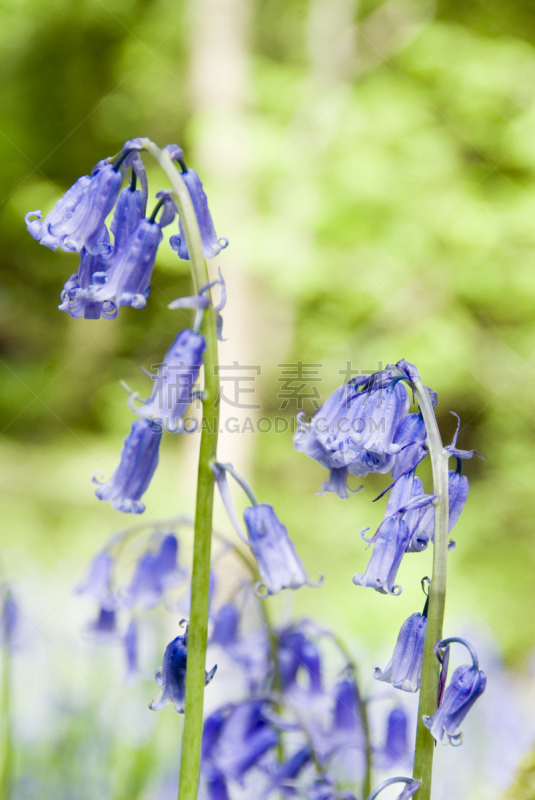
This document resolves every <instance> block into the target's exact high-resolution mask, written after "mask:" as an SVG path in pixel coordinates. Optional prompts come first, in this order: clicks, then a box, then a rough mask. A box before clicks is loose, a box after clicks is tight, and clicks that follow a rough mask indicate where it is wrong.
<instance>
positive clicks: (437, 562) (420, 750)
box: [413, 379, 449, 800]
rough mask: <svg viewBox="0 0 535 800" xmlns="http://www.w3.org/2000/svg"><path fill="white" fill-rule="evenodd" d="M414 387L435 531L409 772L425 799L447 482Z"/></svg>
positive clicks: (419, 389) (423, 398)
mask: <svg viewBox="0 0 535 800" xmlns="http://www.w3.org/2000/svg"><path fill="white" fill-rule="evenodd" d="M414 389H415V391H416V395H417V398H418V402H419V405H420V410H421V412H422V415H423V418H424V422H425V426H426V429H427V446H428V448H429V455H430V457H431V466H432V470H433V494H434V495H435V496H436V497H437V498H438V499H437V501H436V503H435V534H434V545H433V572H432V577H431V584H430V587H429V607H428V612H427V630H426V634H425V643H424V657H423V663H422V677H421V682H420V702H419V705H418V727H417V729H416V749H415V754H414V773H413V776H414V778H415V779H416V780H418V781H420V782H421V784H422V787H421V789H420V790H419V791H418V792H417V794H416V795H415V796H416V797H418V800H429V798H430V797H431V781H432V775H433V752H434V748H435V740H434V739H433V737H432V736H431V734H430V733H429V731H428V730H427V728H426V727H425V725H424V724H423V719H422V718H423V716H424V715H425V716H429V717H431V716H433V714H434V713H435V711H436V709H437V696H438V679H439V663H438V661H437V658H436V656H435V653H434V647H435V643H436V642H437V641H440V640H441V639H442V625H443V622H444V610H445V605H446V574H447V563H448V527H449V525H448V520H449V484H448V454H447V452H446V451H445V450H444V448H443V446H442V439H441V438H440V432H439V430H438V425H437V420H436V417H435V412H434V410H433V406H432V403H431V400H430V398H429V394H428V392H427V391H426V389H425V388H424V386H423V385H422V383H421V381H420V380H419V379H417V380H415V381H414Z"/></svg>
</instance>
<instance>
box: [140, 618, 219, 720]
mask: <svg viewBox="0 0 535 800" xmlns="http://www.w3.org/2000/svg"><path fill="white" fill-rule="evenodd" d="M187 657H188V634H187V631H186V633H185V634H183V635H182V636H177V637H176V639H173V641H172V642H170V643H169V644H168V645H167V647H166V648H165V653H164V656H163V665H162V666H161V667H160V668H159V669H157V670H156V683H157V684H158V685H159V686H161V687H162V691H161V692H160V694H159V695H158V697H157V698H156V700H153V701H152V702H151V703H149V708H150V709H152V710H153V711H159V710H160V709H161V708H165V706H167V705H169V703H173V705H174V707H175V711H177V712H178V713H179V714H183V713H184V704H185V701H186V661H187ZM216 670H217V664H216V666H215V667H213V668H212V669H211V670H210V672H207V673H206V683H205V685H208V684H209V683H210V681H211V680H212V678H213V677H214V675H215V673H216Z"/></svg>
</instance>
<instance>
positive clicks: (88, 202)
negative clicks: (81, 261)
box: [25, 161, 123, 255]
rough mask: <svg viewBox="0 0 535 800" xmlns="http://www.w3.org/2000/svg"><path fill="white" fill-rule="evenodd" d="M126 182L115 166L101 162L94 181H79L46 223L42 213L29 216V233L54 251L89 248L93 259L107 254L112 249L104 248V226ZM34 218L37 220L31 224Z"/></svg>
mask: <svg viewBox="0 0 535 800" xmlns="http://www.w3.org/2000/svg"><path fill="white" fill-rule="evenodd" d="M122 180H123V177H122V175H121V173H120V172H119V171H118V170H117V169H116V168H115V167H114V166H113V165H112V164H108V163H106V162H105V161H104V162H99V164H97V166H96V167H95V169H94V170H93V173H92V175H91V177H89V176H88V175H84V176H83V177H81V178H79V179H78V180H77V181H76V183H75V184H74V185H73V186H71V188H70V189H68V190H67V192H66V193H65V195H64V196H63V197H62V198H61V199H60V200H58V202H57V203H56V205H55V207H54V208H53V210H52V211H51V212H50V213H49V214H48V215H47V216H46V217H45V219H44V220H43V219H42V214H41V212H40V211H31V212H30V213H29V214H27V215H26V218H25V219H26V226H27V228H28V231H29V233H30V234H31V235H32V236H33V238H34V239H36V240H38V241H40V242H41V244H44V245H46V246H47V247H50V248H51V249H52V250H56V248H57V247H61V249H62V250H67V251H69V252H72V251H75V252H80V250H81V249H82V247H85V249H86V250H87V251H88V252H89V253H91V254H93V255H97V254H99V253H101V254H103V252H105V251H106V250H108V249H109V248H107V247H105V249H104V250H103V245H102V231H103V228H104V223H105V220H106V217H107V216H108V214H109V213H110V211H111V210H112V208H113V206H114V205H115V201H116V199H117V194H118V192H119V189H120V188H121V183H122ZM32 216H36V217H37V219H34V220H30V217H32ZM41 220H42V221H41Z"/></svg>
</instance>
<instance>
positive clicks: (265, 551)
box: [212, 462, 323, 596]
mask: <svg viewBox="0 0 535 800" xmlns="http://www.w3.org/2000/svg"><path fill="white" fill-rule="evenodd" d="M212 469H213V470H214V474H215V478H216V481H217V485H218V487H219V491H220V494H221V499H222V500H223V504H224V506H225V509H226V511H227V514H228V515H229V518H230V521H231V522H232V525H233V526H234V529H235V530H236V533H237V534H238V536H239V537H240V539H241V540H242V541H243V542H244V543H245V544H246V545H247V546H248V547H249V548H250V549H251V552H252V554H253V555H254V557H255V559H256V563H257V566H258V571H259V573H260V577H261V579H262V583H261V584H260V585H259V586H257V587H256V589H257V590H262V591H263V596H267V595H270V594H278V593H279V592H280V591H281V590H282V589H299V588H300V587H301V586H304V585H307V586H312V587H315V586H319V585H320V584H321V582H322V580H323V578H321V579H320V582H319V583H317V584H313V583H311V582H310V580H309V578H308V575H307V574H306V572H305V569H304V567H303V565H302V563H301V561H300V559H299V558H298V556H297V553H296V552H295V547H294V544H293V542H292V540H291V539H290V537H289V536H288V531H287V530H286V527H285V526H284V525H283V524H282V522H281V521H280V520H279V519H278V517H277V515H276V514H275V511H274V509H273V507H272V506H270V505H268V504H267V503H258V502H257V501H256V498H255V496H254V494H253V492H252V489H251V488H250V486H249V485H248V484H247V482H246V481H245V480H244V478H242V477H241V475H239V474H238V473H237V472H236V471H235V470H234V468H233V467H232V465H231V464H221V463H220V462H216V463H215V464H214V466H213V467H212ZM227 472H230V473H231V475H232V476H233V477H234V478H235V480H236V481H237V482H238V483H239V484H240V486H241V487H242V489H244V491H245V492H246V494H247V496H248V498H249V500H250V501H251V503H252V504H253V505H252V506H250V507H248V508H246V509H245V511H244V513H243V518H244V521H245V525H246V528H247V535H245V533H244V532H243V531H242V528H241V525H240V523H239V522H238V520H237V518H236V514H235V511H234V506H233V504H232V498H231V496H230V490H229V487H228V483H227V478H226V473H227Z"/></svg>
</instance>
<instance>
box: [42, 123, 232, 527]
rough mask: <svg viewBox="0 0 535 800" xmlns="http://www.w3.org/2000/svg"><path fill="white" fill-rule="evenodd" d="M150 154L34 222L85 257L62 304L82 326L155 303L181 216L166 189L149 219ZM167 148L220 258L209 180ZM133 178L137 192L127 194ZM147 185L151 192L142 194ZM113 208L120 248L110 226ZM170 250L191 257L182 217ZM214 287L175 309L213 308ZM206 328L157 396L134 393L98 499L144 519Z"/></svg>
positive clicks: (190, 337)
mask: <svg viewBox="0 0 535 800" xmlns="http://www.w3.org/2000/svg"><path fill="white" fill-rule="evenodd" d="M143 147H144V140H143V139H141V138H137V139H130V140H129V141H127V142H125V144H124V145H123V147H122V149H121V152H120V153H119V155H118V156H117V157H116V158H115V159H110V158H108V159H104V160H102V161H99V163H98V164H97V165H96V166H95V167H94V168H93V169H92V171H91V175H84V176H82V177H81V178H79V179H78V180H77V181H76V183H75V184H74V185H73V186H71V188H70V189H69V190H68V191H67V192H66V193H65V195H64V196H63V197H62V198H61V199H60V200H58V202H57V203H56V205H55V207H54V208H53V209H52V211H51V212H50V213H49V214H48V215H47V216H46V217H45V218H44V219H43V215H42V213H41V212H40V211H31V212H29V213H28V214H27V215H26V225H27V228H28V231H29V232H30V234H31V235H32V236H33V237H34V239H36V240H38V241H39V242H40V243H41V244H43V245H45V246H46V247H50V248H51V249H52V250H56V249H57V248H58V247H59V248H61V249H62V250H65V251H68V252H77V253H80V264H79V267H78V272H77V273H76V274H75V275H71V277H70V278H69V280H68V281H67V282H66V284H65V287H64V289H63V292H62V298H61V299H62V303H61V305H60V306H59V307H60V309H61V310H62V311H66V312H67V313H68V314H70V316H71V317H73V318H74V319H77V318H80V317H84V318H85V319H98V318H99V317H104V318H106V319H114V318H115V317H116V316H117V314H118V311H119V308H120V306H130V307H132V308H135V309H140V308H144V307H145V305H146V303H147V299H148V296H149V293H150V281H151V276H152V271H153V268H154V263H155V259H156V253H157V250H158V247H159V245H160V243H161V242H162V239H163V234H162V228H164V227H166V226H168V225H170V224H171V223H172V222H173V221H174V219H175V217H176V216H177V215H178V210H177V206H176V204H175V202H174V200H173V198H172V196H171V192H170V191H169V190H162V191H159V192H158V193H157V195H156V197H157V199H158V202H157V204H156V206H155V208H154V210H153V212H152V214H151V215H150V217H147V216H146V207H147V198H148V186H147V177H146V171H145V166H144V164H143V160H142V157H141V152H142V150H143ZM164 150H165V151H166V152H167V154H168V155H169V156H170V158H171V159H172V160H173V161H175V162H177V163H178V164H179V165H180V167H181V170H182V177H183V179H184V182H185V184H186V186H187V188H188V191H189V194H190V198H191V200H192V204H193V207H194V210H195V214H196V217H197V222H198V224H199V231H200V235H201V243H202V249H203V253H204V255H205V257H206V258H212V257H214V256H215V255H217V254H218V253H219V252H220V251H221V250H222V249H223V248H224V247H226V246H227V244H228V242H227V240H226V239H218V238H217V235H216V233H215V228H214V224H213V221H212V217H211V215H210V211H209V209H208V201H207V198H206V194H205V193H204V190H203V186H202V183H201V181H200V179H199V176H198V175H197V173H196V172H195V170H193V169H191V168H187V167H186V164H185V162H184V155H183V152H182V149H181V148H180V147H178V145H175V144H173V145H167V146H166V147H165V148H164ZM124 178H126V180H127V181H128V184H129V185H128V186H126V187H125V188H123V189H121V186H122V184H123V179H124ZM138 183H139V185H140V187H141V188H137V185H138ZM112 210H113V219H112V221H111V225H110V230H111V233H112V234H113V242H112V241H111V238H110V232H109V231H108V228H107V225H106V220H107V217H108V215H109V214H110V213H111V212H112ZM158 215H160V216H159V219H158ZM170 242H171V246H172V247H173V249H175V250H177V251H178V255H179V257H180V258H182V259H188V258H189V252H188V247H187V243H186V240H185V236H184V230H183V226H182V220H181V219H180V218H179V233H178V234H177V235H175V236H172V237H171V240H170ZM215 283H219V284H221V287H222V300H221V303H220V304H219V305H218V306H217V308H216V310H217V311H219V310H221V308H222V307H223V305H224V302H225V298H224V284H223V280H222V278H220V280H219V281H215V282H214V284H215ZM214 284H210V285H208V286H206V287H202V288H201V290H200V292H199V294H198V295H197V296H196V297H192V298H181V299H180V300H178V301H175V302H174V303H172V304H171V307H173V308H180V307H190V308H198V309H200V310H201V311H202V310H203V309H205V308H206V307H207V305H208V299H207V297H206V292H207V290H208V289H209V288H211V287H212V286H213V285H214ZM219 319H220V318H219ZM199 324H200V318H199V319H198V325H197V326H196V328H195V329H194V330H183V331H180V332H179V333H178V335H177V336H176V338H175V341H174V342H173V344H172V345H171V347H170V348H169V350H168V351H167V353H166V354H165V356H164V359H163V361H162V364H161V367H160V369H159V371H158V374H157V376H155V380H154V385H153V390H152V393H151V396H150V397H149V398H148V399H147V400H144V401H142V403H141V405H139V406H138V405H136V404H135V400H136V399H138V398H137V395H136V394H134V393H132V394H131V397H130V400H129V407H130V408H131V410H133V411H134V412H135V413H136V414H137V415H138V416H139V417H140V418H139V419H138V420H136V421H135V422H134V423H133V424H132V427H131V431H130V433H129V434H128V436H127V437H126V439H125V441H124V447H123V451H122V453H121V459H120V463H119V465H118V467H117V469H116V470H115V472H114V473H113V475H112V476H111V477H110V478H109V480H108V481H107V482H106V483H104V484H99V478H98V477H97V476H95V477H94V478H93V480H94V482H95V483H97V484H99V485H98V488H97V490H96V492H95V494H96V496H97V497H98V498H99V499H100V500H105V501H111V504H112V507H113V508H115V509H117V510H118V511H122V512H124V513H132V514H140V513H142V512H143V511H144V510H145V505H144V503H143V502H142V501H141V497H142V496H143V494H144V493H145V492H146V490H147V488H148V486H149V484H150V481H151V479H152V476H153V475H154V472H155V470H156V467H157V465H158V458H159V449H160V442H161V438H162V430H163V428H165V429H166V430H167V431H169V432H171V433H180V432H183V418H184V414H185V413H186V411H187V409H188V407H189V405H190V404H191V402H192V399H193V387H194V385H195V382H196V380H197V378H198V375H199V370H200V368H201V365H202V360H203V353H204V351H205V349H206V343H205V341H204V337H203V336H202V335H201V334H200V333H199V331H198V327H199ZM219 327H220V328H221V322H220V324H219Z"/></svg>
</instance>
